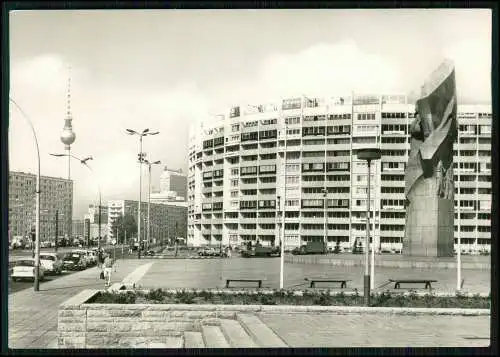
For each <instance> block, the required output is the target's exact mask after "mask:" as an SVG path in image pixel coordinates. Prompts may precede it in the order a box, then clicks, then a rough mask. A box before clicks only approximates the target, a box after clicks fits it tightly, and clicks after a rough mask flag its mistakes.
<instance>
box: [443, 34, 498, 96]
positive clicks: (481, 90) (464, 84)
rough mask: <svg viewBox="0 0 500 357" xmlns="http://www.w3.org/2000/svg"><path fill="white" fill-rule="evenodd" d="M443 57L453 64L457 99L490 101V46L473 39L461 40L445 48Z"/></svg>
mask: <svg viewBox="0 0 500 357" xmlns="http://www.w3.org/2000/svg"><path fill="white" fill-rule="evenodd" d="M443 56H444V57H447V58H450V59H451V60H453V62H454V64H455V79H456V85H457V92H458V93H457V94H458V95H459V97H462V98H464V99H465V100H467V101H472V100H474V99H475V98H477V99H478V100H480V101H485V100H488V101H491V44H490V45H489V46H488V45H485V43H484V42H480V41H478V40H477V39H473V38H469V39H463V40H461V41H460V42H456V43H453V44H451V45H449V46H447V47H445V48H444V49H443ZM485 83H487V84H488V85H485Z"/></svg>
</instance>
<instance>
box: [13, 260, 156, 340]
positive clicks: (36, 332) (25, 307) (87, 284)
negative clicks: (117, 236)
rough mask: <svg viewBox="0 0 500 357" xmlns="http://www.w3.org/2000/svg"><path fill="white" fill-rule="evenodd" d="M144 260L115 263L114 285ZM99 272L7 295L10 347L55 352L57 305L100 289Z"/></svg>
mask: <svg viewBox="0 0 500 357" xmlns="http://www.w3.org/2000/svg"><path fill="white" fill-rule="evenodd" d="M144 264H147V263H146V262H144V261H143V260H124V261H118V263H117V269H116V272H114V273H113V275H112V281H113V282H121V281H122V280H123V279H124V278H125V277H127V276H128V277H129V280H130V276H131V274H132V273H133V272H134V271H135V270H136V269H137V268H138V267H140V266H142V265H144ZM99 272H100V270H99V268H97V267H94V268H90V269H86V270H84V271H80V272H76V273H73V274H68V275H67V276H63V277H61V278H58V279H55V280H53V281H50V282H47V283H44V284H41V285H40V291H38V292H35V291H34V290H33V289H32V288H29V289H26V290H22V291H19V292H16V293H13V294H10V295H9V302H8V314H9V347H10V348H57V317H58V309H59V305H60V304H61V303H63V302H64V301H65V300H67V299H69V298H70V297H72V296H74V295H76V294H78V293H79V292H80V291H82V290H84V289H102V288H103V287H104V282H103V280H100V279H99Z"/></svg>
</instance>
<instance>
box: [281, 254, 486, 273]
mask: <svg viewBox="0 0 500 357" xmlns="http://www.w3.org/2000/svg"><path fill="white" fill-rule="evenodd" d="M363 257H364V256H363ZM285 262H287V263H292V264H323V265H330V266H341V267H353V266H355V267H364V265H365V262H364V259H363V258H362V257H360V258H359V259H356V258H353V259H346V258H342V255H338V256H335V257H333V256H324V255H302V256H300V255H285ZM375 266H376V267H382V268H410V269H411V268H416V269H456V268H457V263H456V261H452V260H449V259H446V260H444V259H442V260H441V261H432V260H418V259H416V258H406V259H394V258H392V257H384V256H383V255H377V256H376V258H375ZM462 269H471V270H474V269H477V270H490V269H491V264H490V262H489V261H487V262H470V261H469V262H467V261H462Z"/></svg>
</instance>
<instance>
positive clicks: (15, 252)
mask: <svg viewBox="0 0 500 357" xmlns="http://www.w3.org/2000/svg"><path fill="white" fill-rule="evenodd" d="M101 247H102V248H104V249H105V250H113V246H112V245H105V246H101ZM95 248H97V247H90V248H87V247H58V248H57V253H67V252H71V251H73V250H79V249H80V250H81V249H84V250H87V249H95ZM121 249H122V246H121V245H117V246H116V250H117V251H118V250H120V251H121ZM123 249H124V250H125V249H126V250H128V245H124V246H123ZM40 253H56V250H55V248H54V247H52V248H40ZM32 254H33V249H12V250H9V255H10V256H24V255H32Z"/></svg>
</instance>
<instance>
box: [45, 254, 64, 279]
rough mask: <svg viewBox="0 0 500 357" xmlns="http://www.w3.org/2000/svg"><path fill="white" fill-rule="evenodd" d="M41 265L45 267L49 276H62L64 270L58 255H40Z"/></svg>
mask: <svg viewBox="0 0 500 357" xmlns="http://www.w3.org/2000/svg"><path fill="white" fill-rule="evenodd" d="M40 265H41V266H43V268H44V269H45V271H46V273H48V274H57V275H60V274H61V273H62V270H63V263H62V260H61V259H60V258H59V256H58V255H57V254H56V253H42V254H40Z"/></svg>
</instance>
